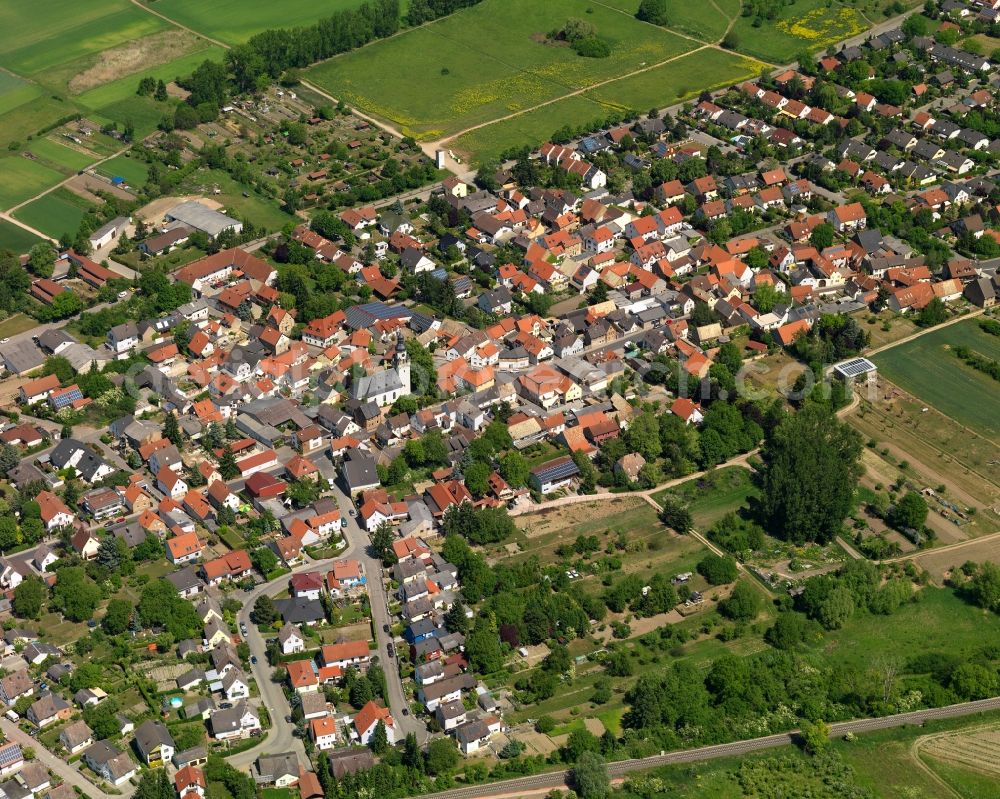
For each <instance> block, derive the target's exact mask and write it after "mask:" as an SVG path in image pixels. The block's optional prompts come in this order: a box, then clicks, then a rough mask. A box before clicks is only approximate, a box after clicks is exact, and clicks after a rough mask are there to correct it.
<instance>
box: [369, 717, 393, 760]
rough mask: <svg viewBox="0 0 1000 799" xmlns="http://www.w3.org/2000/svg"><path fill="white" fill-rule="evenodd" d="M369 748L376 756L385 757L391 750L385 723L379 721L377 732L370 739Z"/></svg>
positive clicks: (376, 727)
mask: <svg viewBox="0 0 1000 799" xmlns="http://www.w3.org/2000/svg"><path fill="white" fill-rule="evenodd" d="M368 746H369V747H371V750H372V751H373V752H374V753H375V754H376V755H384V754H385V753H386V752H387V751H388V749H389V735H388V734H387V733H386V731H385V722H383V721H382V719H379V722H378V724H376V725H375V732H373V733H372V737H371V738H369V739H368Z"/></svg>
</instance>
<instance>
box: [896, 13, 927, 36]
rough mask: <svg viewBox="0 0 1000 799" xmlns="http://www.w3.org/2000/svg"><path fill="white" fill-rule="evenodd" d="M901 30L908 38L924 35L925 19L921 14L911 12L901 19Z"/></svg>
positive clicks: (925, 33)
mask: <svg viewBox="0 0 1000 799" xmlns="http://www.w3.org/2000/svg"><path fill="white" fill-rule="evenodd" d="M902 30H903V33H904V34H906V37H907V38H908V39H912V38H913V37H914V36H926V35H927V19H926V17H924V16H922V15H921V14H911V15H910V16H908V17H907V18H906V19H904V20H903V25H902Z"/></svg>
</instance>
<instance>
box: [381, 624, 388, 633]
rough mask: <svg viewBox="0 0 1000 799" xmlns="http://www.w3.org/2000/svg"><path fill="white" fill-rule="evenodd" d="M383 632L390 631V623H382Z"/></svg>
mask: <svg viewBox="0 0 1000 799" xmlns="http://www.w3.org/2000/svg"><path fill="white" fill-rule="evenodd" d="M382 632H385V633H387V632H389V625H388V624H383V625H382Z"/></svg>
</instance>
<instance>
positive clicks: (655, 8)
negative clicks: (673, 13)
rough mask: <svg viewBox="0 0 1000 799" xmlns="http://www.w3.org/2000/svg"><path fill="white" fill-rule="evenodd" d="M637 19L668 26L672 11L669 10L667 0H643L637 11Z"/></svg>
mask: <svg viewBox="0 0 1000 799" xmlns="http://www.w3.org/2000/svg"><path fill="white" fill-rule="evenodd" d="M635 16H636V19H641V20H642V21H643V22H650V23H652V24H653V25H663V26H667V25H669V24H670V13H669V11H668V10H667V0H642V2H641V3H639V10H638V11H636V12H635Z"/></svg>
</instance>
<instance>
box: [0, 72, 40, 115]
mask: <svg viewBox="0 0 1000 799" xmlns="http://www.w3.org/2000/svg"><path fill="white" fill-rule="evenodd" d="M41 93H42V90H41V89H40V88H39V87H38V86H36V85H35V84H34V83H29V82H28V81H26V80H22V79H21V78H19V77H17V76H16V75H11V74H10V73H9V72H3V71H0V114H6V113H7V112H8V111H12V110H13V109H15V108H20V107H21V106H22V105H24V104H25V103H27V102H29V101H31V100H34V99H35V98H36V97H38V95H40V94H41Z"/></svg>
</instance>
